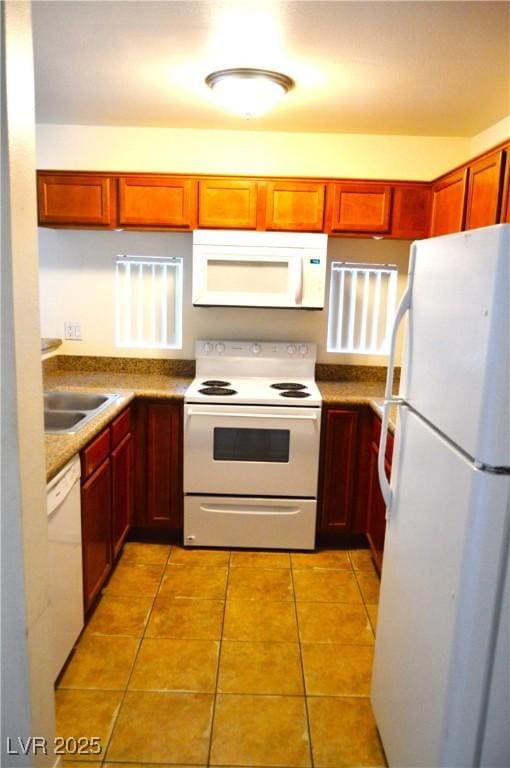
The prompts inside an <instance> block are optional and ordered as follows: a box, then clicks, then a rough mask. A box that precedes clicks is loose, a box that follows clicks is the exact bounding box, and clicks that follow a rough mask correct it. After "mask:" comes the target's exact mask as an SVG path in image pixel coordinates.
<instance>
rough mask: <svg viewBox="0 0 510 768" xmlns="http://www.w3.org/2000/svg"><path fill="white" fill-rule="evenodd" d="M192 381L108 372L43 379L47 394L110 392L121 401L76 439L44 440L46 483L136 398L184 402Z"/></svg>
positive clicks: (60, 373) (58, 374) (54, 374)
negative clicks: (54, 392) (52, 392)
mask: <svg viewBox="0 0 510 768" xmlns="http://www.w3.org/2000/svg"><path fill="white" fill-rule="evenodd" d="M191 380H192V379H191V377H186V376H166V375H163V374H141V373H112V372H108V371H56V372H51V373H47V374H45V375H44V388H45V390H53V389H62V390H69V391H74V392H80V391H87V392H108V393H116V394H119V395H120V397H119V399H118V400H115V401H114V402H113V403H112V405H110V406H108V408H105V410H104V411H101V413H99V414H98V415H97V416H96V417H95V418H94V419H92V421H90V422H89V423H88V424H86V425H85V426H84V427H83V428H82V429H80V430H79V431H78V432H77V433H76V434H74V435H65V434H60V435H55V434H53V435H50V434H47V435H46V436H45V444H46V480H47V481H48V480H51V478H52V477H54V476H55V475H56V474H57V472H58V471H59V470H60V469H62V467H63V466H64V465H65V464H66V462H67V461H69V459H71V458H72V457H73V456H74V455H75V454H76V453H78V452H79V451H81V449H82V448H84V447H85V446H86V445H87V443H88V442H90V440H92V438H93V437H95V436H96V435H97V434H99V432H100V431H101V430H102V429H103V428H104V427H106V426H107V425H108V424H109V423H110V421H111V420H112V419H113V418H114V417H115V416H116V415H117V414H118V413H120V411H122V409H123V408H125V407H126V405H127V404H128V403H129V402H131V400H133V399H134V398H135V397H147V398H154V399H159V398H161V399H165V400H182V399H183V397H184V393H185V391H186V388H187V387H188V386H189V384H190V383H191Z"/></svg>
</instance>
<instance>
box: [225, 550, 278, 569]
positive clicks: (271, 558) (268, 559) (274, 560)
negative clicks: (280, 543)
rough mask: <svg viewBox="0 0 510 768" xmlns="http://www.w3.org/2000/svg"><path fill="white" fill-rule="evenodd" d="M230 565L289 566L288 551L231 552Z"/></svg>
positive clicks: (247, 566)
mask: <svg viewBox="0 0 510 768" xmlns="http://www.w3.org/2000/svg"><path fill="white" fill-rule="evenodd" d="M230 566H231V567H235V566H241V567H245V568H290V557H289V553H288V552H265V551H262V550H255V551H250V550H243V551H240V552H232V554H231V556H230Z"/></svg>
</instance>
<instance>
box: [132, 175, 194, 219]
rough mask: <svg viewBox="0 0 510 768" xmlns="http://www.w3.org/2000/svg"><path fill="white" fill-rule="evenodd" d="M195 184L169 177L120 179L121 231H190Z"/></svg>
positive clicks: (190, 181) (187, 180)
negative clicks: (144, 228)
mask: <svg viewBox="0 0 510 768" xmlns="http://www.w3.org/2000/svg"><path fill="white" fill-rule="evenodd" d="M195 211H196V181H195V180H194V179H186V178H182V179H181V178H179V177H172V176H164V177H151V176H123V177H121V178H119V224H120V226H121V227H162V228H163V227H164V228H168V229H193V225H194V221H195V218H196V215H195Z"/></svg>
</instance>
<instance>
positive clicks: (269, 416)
mask: <svg viewBox="0 0 510 768" xmlns="http://www.w3.org/2000/svg"><path fill="white" fill-rule="evenodd" d="M190 416H214V417H215V418H221V419H224V418H226V419H237V418H239V419H285V421H295V420H296V419H299V420H300V421H317V419H318V416H317V414H315V413H311V414H310V415H306V416H305V415H304V414H296V415H295V416H291V415H288V416H287V415H286V414H280V413H274V414H270V413H264V414H261V413H218V412H217V411H192V410H189V411H188V412H187V414H186V417H187V418H188V419H189V418H190Z"/></svg>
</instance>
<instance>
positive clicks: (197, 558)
mask: <svg viewBox="0 0 510 768" xmlns="http://www.w3.org/2000/svg"><path fill="white" fill-rule="evenodd" d="M229 560H230V550H229V549H188V548H186V547H177V546H173V547H172V552H171V554H170V560H169V564H171V565H173V564H174V563H177V564H180V565H228V563H229Z"/></svg>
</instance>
